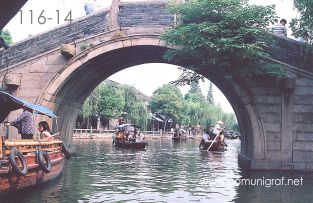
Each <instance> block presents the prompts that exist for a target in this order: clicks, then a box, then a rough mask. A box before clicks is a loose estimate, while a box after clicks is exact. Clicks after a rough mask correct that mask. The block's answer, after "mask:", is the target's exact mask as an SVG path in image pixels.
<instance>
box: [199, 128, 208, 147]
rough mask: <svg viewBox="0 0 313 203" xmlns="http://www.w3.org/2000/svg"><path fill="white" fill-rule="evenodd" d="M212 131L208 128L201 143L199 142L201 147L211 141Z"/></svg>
mask: <svg viewBox="0 0 313 203" xmlns="http://www.w3.org/2000/svg"><path fill="white" fill-rule="evenodd" d="M209 134H210V131H209V130H206V131H205V132H204V134H203V136H202V139H201V141H200V144H199V148H201V147H204V146H205V145H206V143H208V142H209V139H210V135H209Z"/></svg>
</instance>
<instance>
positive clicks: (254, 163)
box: [251, 159, 271, 170]
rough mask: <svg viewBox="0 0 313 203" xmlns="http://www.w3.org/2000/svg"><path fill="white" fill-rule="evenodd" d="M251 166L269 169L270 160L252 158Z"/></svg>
mask: <svg viewBox="0 0 313 203" xmlns="http://www.w3.org/2000/svg"><path fill="white" fill-rule="evenodd" d="M251 168H254V169H263V170H270V169H271V162H270V160H259V159H258V160H252V162H251Z"/></svg>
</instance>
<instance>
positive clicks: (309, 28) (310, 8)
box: [290, 0, 313, 39]
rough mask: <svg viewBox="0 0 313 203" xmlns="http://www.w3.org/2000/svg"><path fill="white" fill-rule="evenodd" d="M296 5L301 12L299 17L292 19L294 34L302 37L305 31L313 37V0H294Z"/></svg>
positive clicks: (291, 24)
mask: <svg viewBox="0 0 313 203" xmlns="http://www.w3.org/2000/svg"><path fill="white" fill-rule="evenodd" d="M294 6H295V8H297V10H298V11H299V13H300V16H299V17H298V18H294V19H292V21H291V22H290V26H291V29H292V33H293V35H295V36H296V37H302V36H303V35H304V33H308V34H309V38H311V39H312V38H313V2H312V1H311V0H294Z"/></svg>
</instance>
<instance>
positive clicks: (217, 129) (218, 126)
mask: <svg viewBox="0 0 313 203" xmlns="http://www.w3.org/2000/svg"><path fill="white" fill-rule="evenodd" d="M223 124H224V122H223V121H221V120H219V121H217V122H216V125H215V126H214V129H213V135H214V137H215V136H216V135H219V134H220V132H221V130H222V129H223V128H222V125H223Z"/></svg>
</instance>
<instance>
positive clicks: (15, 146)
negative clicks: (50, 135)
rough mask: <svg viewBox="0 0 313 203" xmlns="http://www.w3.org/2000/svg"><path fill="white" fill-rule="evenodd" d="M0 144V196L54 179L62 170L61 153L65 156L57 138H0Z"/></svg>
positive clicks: (62, 145)
mask: <svg viewBox="0 0 313 203" xmlns="http://www.w3.org/2000/svg"><path fill="white" fill-rule="evenodd" d="M1 146H2V147H1V148H2V150H1V152H0V195H4V194H7V193H9V192H14V191H18V190H21V189H24V188H26V187H30V186H33V185H36V184H41V183H44V182H46V181H49V180H51V179H54V178H55V177H57V176H59V175H60V174H61V172H62V170H63V166H64V158H65V155H66V156H67V157H68V156H69V154H68V151H67V149H66V148H65V146H64V144H63V142H62V141H61V140H53V141H35V140H25V139H23V140H14V141H3V139H2V142H1ZM64 150H66V152H65V153H64ZM24 154H25V155H24Z"/></svg>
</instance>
